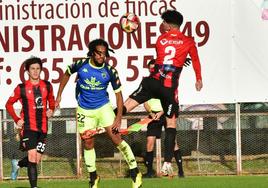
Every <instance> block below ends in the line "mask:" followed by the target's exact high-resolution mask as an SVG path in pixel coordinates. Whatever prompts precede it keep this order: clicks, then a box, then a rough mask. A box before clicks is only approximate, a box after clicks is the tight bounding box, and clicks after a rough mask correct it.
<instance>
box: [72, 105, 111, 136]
mask: <svg viewBox="0 0 268 188" xmlns="http://www.w3.org/2000/svg"><path fill="white" fill-rule="evenodd" d="M76 119H77V127H78V131H79V133H80V134H82V133H83V132H85V131H86V130H93V129H96V128H104V127H109V126H110V125H112V124H113V122H114V119H115V114H114V111H113V108H112V105H111V104H110V103H107V104H105V105H104V106H102V107H100V108H98V109H94V110H86V109H83V108H81V107H77V111H76Z"/></svg>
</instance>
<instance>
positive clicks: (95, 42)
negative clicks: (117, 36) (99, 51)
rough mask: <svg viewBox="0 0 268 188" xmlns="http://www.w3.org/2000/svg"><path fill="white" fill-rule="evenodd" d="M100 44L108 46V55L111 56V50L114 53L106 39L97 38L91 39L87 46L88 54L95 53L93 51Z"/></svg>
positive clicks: (89, 55)
mask: <svg viewBox="0 0 268 188" xmlns="http://www.w3.org/2000/svg"><path fill="white" fill-rule="evenodd" d="M99 45H101V46H104V47H105V48H106V54H105V56H106V57H110V54H109V51H110V52H113V53H114V51H113V50H112V49H110V48H109V44H108V43H107V42H106V41H105V40H103V39H95V40H93V41H91V42H90V43H89V44H88V46H87V47H88V53H87V56H88V57H91V56H92V55H93V52H94V51H95V50H96V46H99Z"/></svg>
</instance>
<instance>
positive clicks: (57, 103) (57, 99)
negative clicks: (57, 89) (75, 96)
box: [55, 96, 61, 108]
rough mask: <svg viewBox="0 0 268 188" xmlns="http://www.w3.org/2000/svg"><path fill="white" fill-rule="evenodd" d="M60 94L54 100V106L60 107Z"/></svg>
mask: <svg viewBox="0 0 268 188" xmlns="http://www.w3.org/2000/svg"><path fill="white" fill-rule="evenodd" d="M60 102H61V96H57V98H56V101H55V108H60Z"/></svg>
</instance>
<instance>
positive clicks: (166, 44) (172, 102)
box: [115, 10, 203, 176]
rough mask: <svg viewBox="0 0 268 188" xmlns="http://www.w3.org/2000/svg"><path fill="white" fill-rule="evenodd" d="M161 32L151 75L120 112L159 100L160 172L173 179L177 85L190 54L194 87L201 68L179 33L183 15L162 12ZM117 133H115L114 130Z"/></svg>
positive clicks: (190, 45) (189, 44) (189, 43)
mask: <svg viewBox="0 0 268 188" xmlns="http://www.w3.org/2000/svg"><path fill="white" fill-rule="evenodd" d="M161 18H162V19H163V22H162V25H163V30H164V31H165V32H164V33H163V34H162V35H160V36H159V37H158V39H157V41H156V55H157V56H156V63H155V66H154V68H153V69H152V70H150V72H151V74H150V76H148V77H145V78H144V79H143V80H142V82H141V84H140V85H139V87H138V89H137V90H136V91H134V92H133V93H132V94H131V95H130V96H129V98H128V99H127V100H126V101H125V102H124V108H123V112H124V113H126V112H130V111H131V110H132V109H134V108H135V107H136V106H138V105H139V104H142V103H144V102H146V101H148V100H149V99H151V98H157V99H160V101H161V105H162V107H163V110H164V114H165V116H166V121H167V128H166V131H165V141H164V143H165V152H164V153H165V155H164V164H163V167H162V168H163V169H162V171H168V172H170V173H169V175H170V176H173V174H172V172H173V170H172V166H171V159H172V157H173V155H172V154H173V149H174V145H175V138H176V134H177V133H176V126H177V118H178V115H179V100H178V85H179V77H180V74H181V71H182V68H183V65H184V63H185V61H186V59H187V56H188V55H190V57H191V59H192V65H193V68H194V72H195V77H196V82H195V88H196V90H197V91H200V90H201V89H202V87H203V83H202V76H201V65H200V61H199V56H198V52H197V48H196V46H195V41H194V39H193V38H192V37H188V36H185V35H184V34H183V33H182V32H181V31H180V26H181V24H182V22H183V16H182V14H181V13H179V12H178V11H176V10H166V11H165V12H163V14H162V15H161ZM115 132H117V130H115Z"/></svg>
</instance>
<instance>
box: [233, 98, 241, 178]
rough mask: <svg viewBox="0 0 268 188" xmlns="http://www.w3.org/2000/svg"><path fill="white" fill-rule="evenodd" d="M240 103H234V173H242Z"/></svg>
mask: <svg viewBox="0 0 268 188" xmlns="http://www.w3.org/2000/svg"><path fill="white" fill-rule="evenodd" d="M240 105H241V104H240V103H236V104H235V117H236V121H235V124H236V129H235V130H236V132H235V133H236V174H237V175H240V174H241V173H242V159H241V121H240V120H241V115H240Z"/></svg>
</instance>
